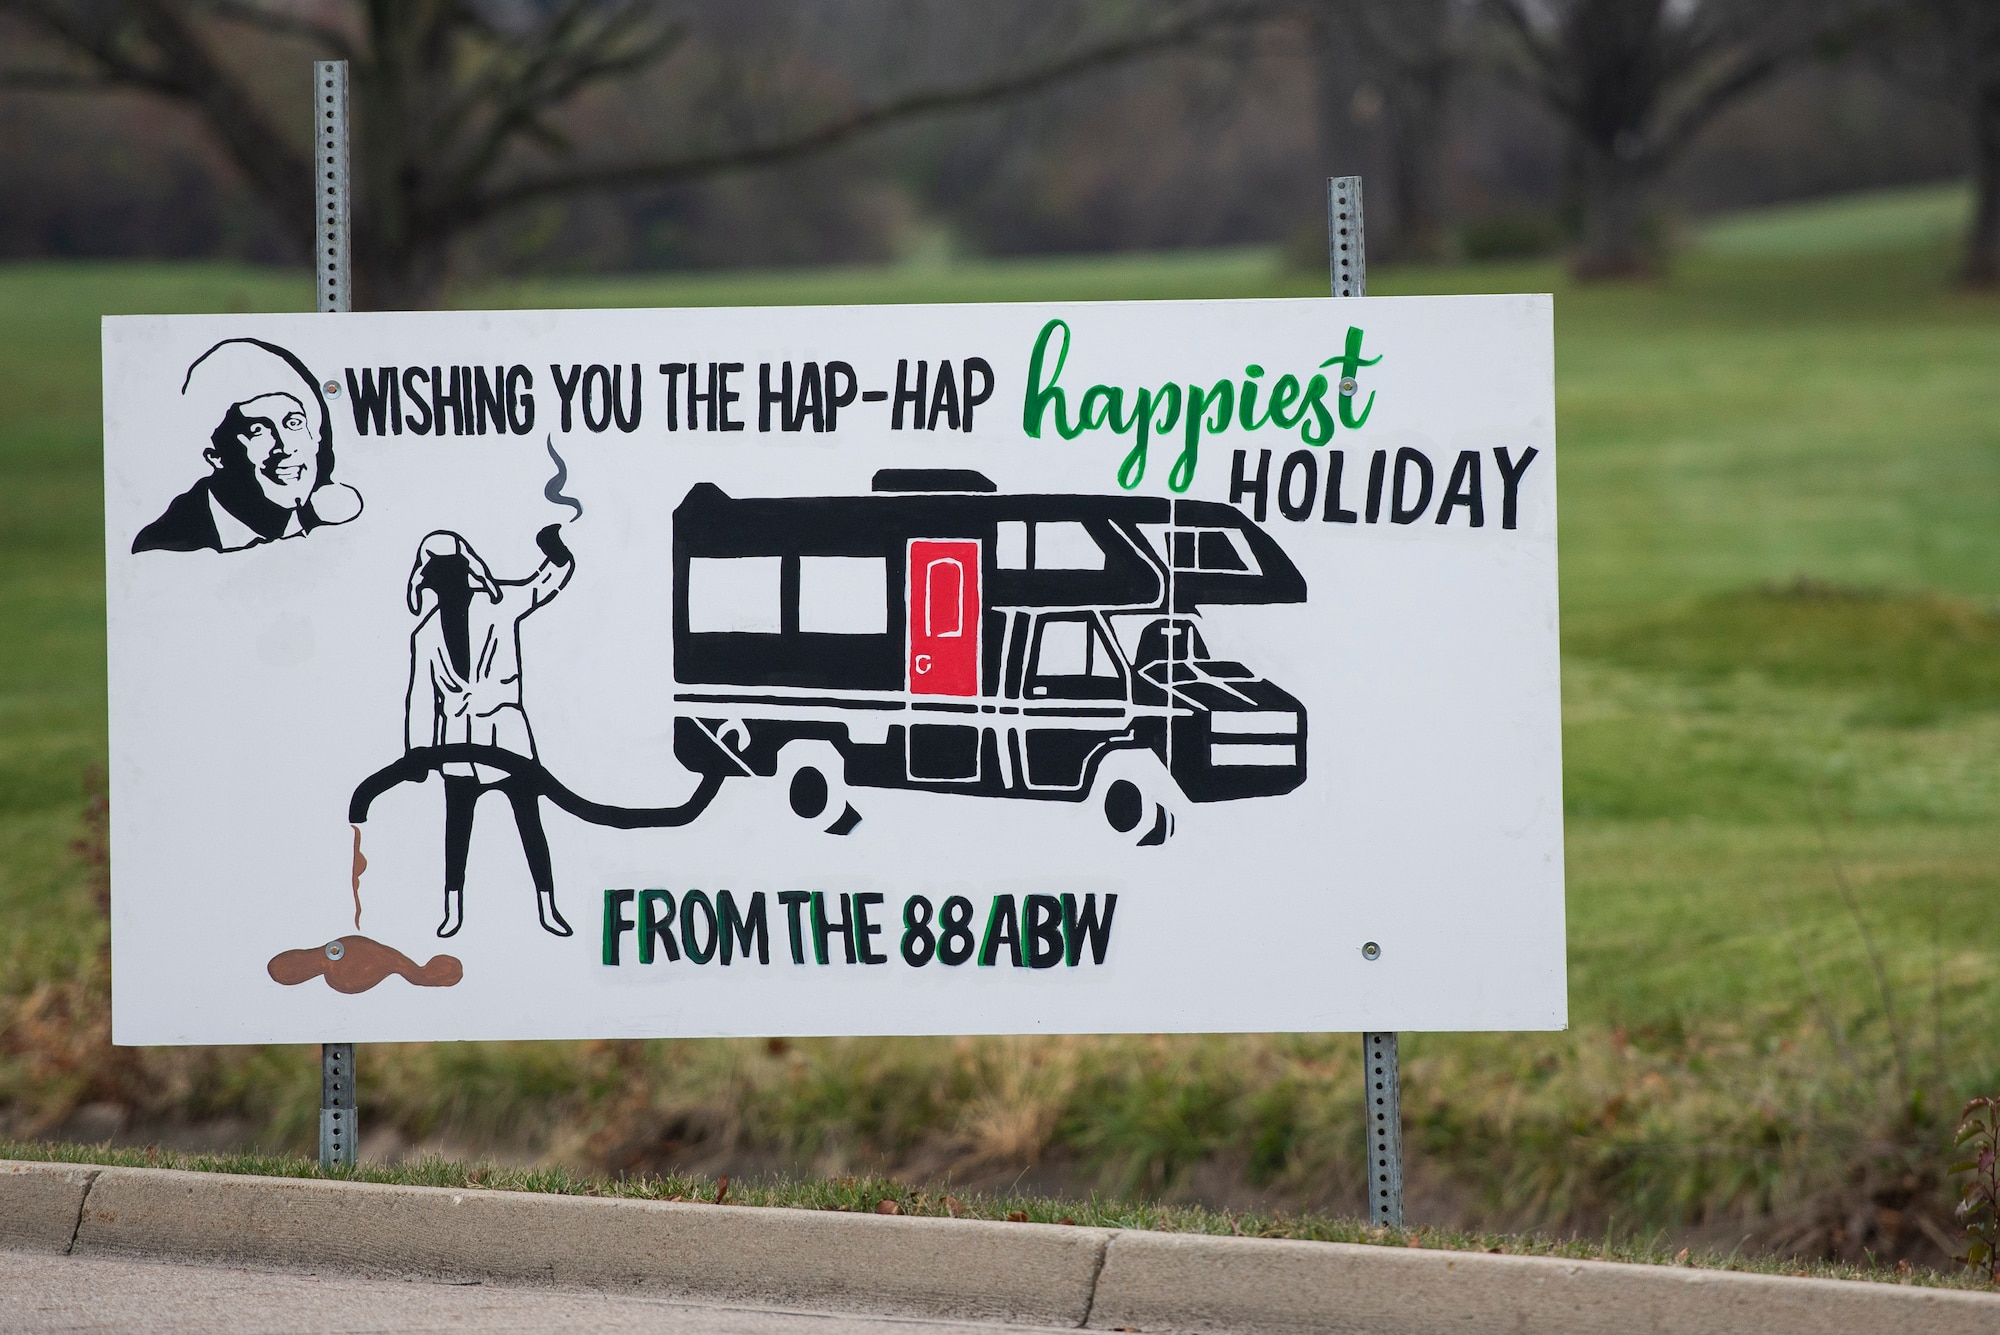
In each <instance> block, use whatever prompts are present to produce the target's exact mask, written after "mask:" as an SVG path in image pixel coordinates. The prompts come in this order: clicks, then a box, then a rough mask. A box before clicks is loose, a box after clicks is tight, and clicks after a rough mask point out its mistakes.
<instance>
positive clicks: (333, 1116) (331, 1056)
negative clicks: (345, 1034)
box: [319, 1043, 355, 1168]
mask: <svg viewBox="0 0 2000 1335" xmlns="http://www.w3.org/2000/svg"><path fill="white" fill-rule="evenodd" d="M354 1133H355V1121H354V1045H353V1044H352V1043H322V1044H320V1045H319V1166H320V1167H321V1168H333V1167H337V1166H339V1165H342V1164H346V1165H348V1166H350V1167H351V1166H352V1165H353V1163H354Z"/></svg>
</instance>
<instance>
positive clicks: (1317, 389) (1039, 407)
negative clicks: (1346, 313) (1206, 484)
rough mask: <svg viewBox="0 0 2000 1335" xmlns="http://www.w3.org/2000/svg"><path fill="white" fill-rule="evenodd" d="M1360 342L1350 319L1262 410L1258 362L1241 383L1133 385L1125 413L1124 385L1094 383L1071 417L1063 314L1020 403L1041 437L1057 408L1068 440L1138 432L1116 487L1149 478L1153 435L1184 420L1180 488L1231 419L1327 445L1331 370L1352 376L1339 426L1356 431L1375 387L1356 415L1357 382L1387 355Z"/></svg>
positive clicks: (1046, 338)
mask: <svg viewBox="0 0 2000 1335" xmlns="http://www.w3.org/2000/svg"><path fill="white" fill-rule="evenodd" d="M1058 336H1059V341H1058ZM1361 340H1362V332H1361V330H1360V329H1358V328H1356V327H1354V326H1352V325H1350V326H1349V327H1348V330H1347V346H1346V348H1345V350H1344V351H1342V352H1341V353H1340V355H1338V356H1335V357H1329V358H1327V359H1326V360H1325V361H1323V362H1321V363H1320V364H1319V370H1318V371H1316V372H1314V373H1313V374H1312V375H1311V376H1310V377H1308V378H1307V380H1306V381H1305V383H1304V384H1303V385H1301V384H1300V382H1299V378H1298V377H1297V376H1295V375H1290V374H1287V375H1281V376H1279V377H1278V379H1277V381H1276V382H1275V383H1274V384H1272V385H1271V387H1270V388H1271V396H1270V398H1269V399H1268V400H1267V401H1266V402H1265V404H1264V406H1263V410H1262V412H1261V413H1260V412H1259V410H1258V405H1257V391H1258V389H1259V388H1260V386H1259V384H1258V381H1259V380H1260V379H1261V378H1262V377H1263V375H1264V368H1263V367H1261V366H1258V365H1256V364H1255V363H1252V364H1251V365H1249V366H1246V367H1244V368H1243V376H1244V379H1243V381H1242V384H1241V387H1240V388H1239V387H1238V384H1237V382H1236V381H1235V380H1233V379H1230V378H1228V377H1225V378H1223V379H1221V380H1218V381H1216V382H1215V383H1214V384H1213V385H1208V386H1203V385H1200V384H1196V383H1194V382H1193V381H1190V382H1188V384H1187V385H1186V386H1185V387H1183V386H1181V385H1180V384H1178V383H1175V382H1171V381H1170V382H1168V383H1166V384H1164V385H1161V386H1160V387H1159V388H1157V389H1155V388H1153V387H1151V386H1146V387H1143V388H1140V389H1138V390H1134V391H1132V392H1131V400H1132V410H1131V412H1130V413H1127V412H1126V411H1125V401H1126V396H1127V392H1126V391H1125V390H1124V389H1122V388H1120V387H1119V386H1117V385H1092V386H1091V387H1090V388H1089V389H1087V390H1085V391H1084V393H1083V401H1082V403H1080V404H1079V405H1078V406H1077V412H1076V420H1075V421H1074V422H1072V421H1071V420H1070V415H1069V397H1068V395H1067V394H1066V393H1065V392H1064V390H1063V388H1062V387H1061V386H1060V385H1058V384H1057V383H1056V382H1057V381H1058V380H1060V379H1061V378H1062V372H1063V363H1064V362H1066V361H1067V360H1069V325H1068V324H1067V323H1065V322H1064V321H1062V320H1050V321H1049V322H1048V323H1047V324H1045V325H1043V326H1042V332H1041V333H1040V334H1038V335H1037V336H1036V338H1035V350H1034V352H1033V353H1031V354H1030V355H1029V357H1028V392H1027V397H1026V399H1025V400H1024V401H1023V403H1022V407H1021V427H1022V429H1023V430H1025V431H1026V432H1027V433H1028V436H1029V438H1030V439H1034V440H1039V439H1041V435H1042V423H1043V421H1044V420H1045V419H1046V417H1047V415H1048V410H1049V408H1050V407H1051V406H1053V407H1054V408H1055V428H1056V434H1057V435H1059V436H1061V437H1062V438H1063V439H1064V440H1075V439H1076V438H1077V437H1078V436H1080V435H1082V434H1083V433H1084V432H1086V431H1096V430H1098V429H1100V428H1103V427H1106V426H1108V427H1110V428H1111V430H1112V431H1113V432H1114V433H1115V434H1117V435H1120V436H1123V435H1126V434H1128V433H1135V434H1134V440H1133V442H1132V448H1131V449H1130V450H1128V451H1127V452H1126V454H1125V460H1124V462H1123V463H1121V464H1119V465H1118V485H1119V486H1121V487H1123V488H1125V489H1126V490H1127V491H1130V490H1132V489H1133V488H1134V487H1137V486H1138V485H1139V483H1140V481H1141V480H1143V479H1144V478H1145V476H1146V456H1147V450H1148V447H1149V445H1150V442H1151V439H1152V437H1153V436H1154V435H1155V434H1159V435H1165V434H1166V433H1167V432H1169V431H1172V430H1173V429H1174V426H1175V425H1176V424H1177V423H1178V424H1180V425H1181V452H1180V454H1179V456H1178V457H1177V458H1175V460H1174V462H1173V466H1172V467H1171V468H1169V469H1168V470H1167V486H1168V487H1169V488H1171V489H1172V490H1174V491H1176V492H1183V491H1186V490H1187V489H1188V487H1189V486H1190V485H1191V484H1192V483H1193V482H1194V470H1195V464H1196V462H1197V461H1198V460H1199V459H1200V457H1201V435H1202V432H1204V431H1206V432H1207V433H1208V434H1209V435H1211V436H1213V435H1217V434H1219V433H1221V432H1223V431H1226V430H1228V429H1229V423H1230V419H1231V418H1234V419H1235V420H1236V422H1237V423H1238V424H1239V425H1240V426H1241V427H1242V428H1243V430H1245V431H1256V430H1258V429H1260V428H1262V427H1265V426H1276V427H1278V428H1280V429H1282V430H1285V431H1290V430H1292V429H1294V428H1297V430H1298V432H1299V436H1300V438H1301V439H1303V440H1304V441H1305V443H1306V444H1308V445H1324V444H1326V443H1327V442H1328V441H1330V440H1332V439H1333V432H1334V410H1329V409H1328V407H1327V404H1326V393H1327V390H1328V389H1329V388H1332V387H1333V385H1332V382H1329V380H1328V379H1327V377H1326V376H1325V375H1324V374H1323V372H1325V371H1326V370H1328V369H1329V368H1334V367H1337V368H1339V377H1340V380H1341V381H1343V382H1347V383H1346V384H1342V385H1341V386H1340V388H1341V390H1342V391H1343V392H1341V393H1339V394H1337V395H1336V398H1337V400H1338V404H1339V406H1338V409H1337V411H1338V413H1339V417H1340V425H1341V426H1344V427H1346V428H1348V429H1349V430H1354V429H1356V428H1358V427H1360V426H1361V425H1362V424H1363V423H1365V422H1366V421H1367V420H1368V414H1369V413H1370V412H1372V411H1374V408H1375V394H1374V391H1372V390H1371V391H1369V394H1368V399H1367V401H1366V402H1365V403H1363V404H1362V405H1361V411H1360V413H1359V414H1357V413H1356V412H1355V411H1354V400H1355V398H1356V392H1355V391H1354V389H1353V388H1351V384H1352V381H1353V379H1354V376H1355V374H1356V373H1357V372H1359V371H1360V369H1361V368H1362V367H1364V366H1373V365H1374V364H1375V363H1377V362H1379V361H1381V360H1382V358H1381V357H1380V356H1379V355H1378V356H1374V357H1367V358H1364V357H1363V356H1362V355H1361ZM1052 341H1053V342H1055V366H1054V368H1053V369H1048V361H1049V351H1050V347H1049V345H1050V343H1051V342H1052Z"/></svg>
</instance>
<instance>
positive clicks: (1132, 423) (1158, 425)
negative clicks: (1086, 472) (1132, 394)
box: [1111, 385, 1181, 491]
mask: <svg viewBox="0 0 2000 1335" xmlns="http://www.w3.org/2000/svg"><path fill="white" fill-rule="evenodd" d="M1154 393H1155V391H1153V390H1151V389H1142V390H1140V391H1139V394H1138V401H1137V402H1136V403H1134V404H1133V405H1132V416H1131V417H1129V418H1126V419H1125V420H1123V421H1120V420H1119V419H1118V417H1117V416H1116V415H1115V413H1114V415H1113V416H1112V418H1111V429H1112V430H1114V431H1116V432H1117V433H1118V434H1119V435H1121V436H1122V435H1124V434H1125V433H1126V432H1127V431H1130V430H1132V428H1134V427H1137V428H1138V429H1139V437H1138V439H1137V440H1135V441H1133V442H1132V448H1131V449H1130V450H1128V451H1126V454H1125V461H1124V462H1123V463H1121V464H1119V465H1118V485H1119V486H1121V487H1123V488H1124V489H1125V490H1127V491H1130V490H1132V489H1133V488H1134V487H1136V486H1138V485H1139V483H1140V480H1141V479H1143V478H1144V477H1145V476H1146V451H1147V440H1148V437H1150V436H1151V435H1152V433H1153V432H1155V431H1172V430H1173V429H1174V423H1175V422H1178V421H1180V418H1181V387H1180V386H1179V385H1162V386H1160V388H1159V390H1158V395H1159V397H1158V398H1157V399H1156V398H1155V397H1154ZM1155 403H1164V404H1165V405H1166V407H1165V410H1164V412H1163V414H1161V415H1157V416H1156V415H1155V413H1154V412H1153V405H1154V404H1155ZM1162 417H1164V420H1161V418H1162Z"/></svg>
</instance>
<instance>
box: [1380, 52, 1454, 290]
mask: <svg viewBox="0 0 2000 1335" xmlns="http://www.w3.org/2000/svg"><path fill="white" fill-rule="evenodd" d="M1450 95H1451V87H1450V76H1449V75H1448V74H1446V73H1444V72H1442V71H1436V72H1431V73H1428V74H1427V75H1426V76H1425V77H1423V78H1420V79H1409V80H1406V81H1400V86H1399V88H1398V89H1397V90H1396V92H1395V93H1394V94H1392V97H1391V104H1390V112H1389V134H1390V142H1391V144H1392V145H1393V148H1394V152H1395V155H1396V258H1397V259H1399V260H1414V261H1417V262H1419V263H1436V262H1437V261H1439V260H1442V259H1444V258H1445V227H1444V139H1445V114H1446V103H1447V100H1448V99H1449V97H1450Z"/></svg>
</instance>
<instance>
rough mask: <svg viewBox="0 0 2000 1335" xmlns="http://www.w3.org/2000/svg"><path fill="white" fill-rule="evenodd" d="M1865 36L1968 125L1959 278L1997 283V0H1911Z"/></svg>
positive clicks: (1973, 283)
mask: <svg viewBox="0 0 2000 1335" xmlns="http://www.w3.org/2000/svg"><path fill="white" fill-rule="evenodd" d="M1882 19H1883V21H1882V23H1881V24H1880V25H1879V27H1877V28H1876V29H1875V30H1874V31H1872V32H1871V33H1870V34H1869V36H1870V37H1871V38H1874V39H1876V41H1875V43H1874V45H1875V49H1876V50H1878V51H1879V52H1880V53H1881V54H1882V55H1883V57H1884V58H1885V60H1886V63H1887V64H1888V65H1889V66H1890V68H1891V70H1892V72H1893V73H1895V74H1896V75H1898V76H1900V77H1901V79H1902V81H1903V82H1905V83H1906V84H1908V85H1910V86H1911V87H1914V88H1916V89H1917V90H1918V91H1920V92H1923V93H1927V94H1929V95H1931V96H1933V97H1938V98H1943V99H1945V100H1948V101H1949V102H1951V103H1952V104H1953V105H1954V106H1955V107H1957V108H1958V109H1960V110H1961V111H1962V113H1963V114H1964V115H1965V117H1966V119H1967V121H1968V123H1969V125H1970V128H1971V130H1972V135H1971V138H1972V154H1973V159H1972V225H1971V227H1970V228H1969V229H1968V231H1967V232H1966V237H1965V256H1964V260H1963V262H1962V265H1961V267H1960V269H1959V279H1960V281H1961V282H1963V283H1964V284H1965V286H1967V287H1971V288H1989V289H1990V288H1996V287H2000V0H1909V2H1908V3H1905V4H1902V5H1900V6H1897V7H1895V8H1893V9H1890V10H1888V11H1887V12H1886V13H1885V14H1884V15H1883V16H1882Z"/></svg>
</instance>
